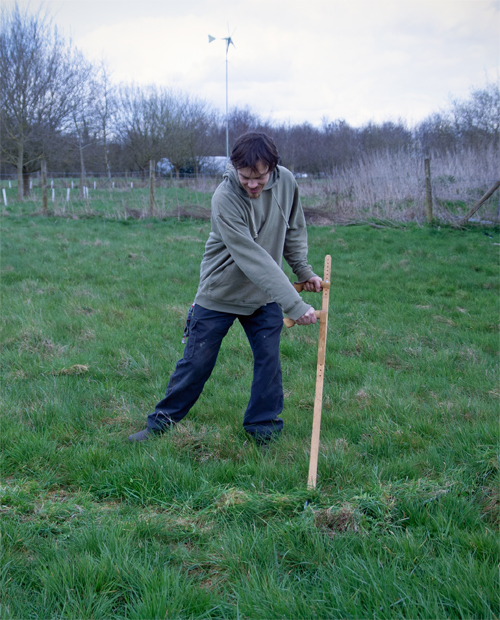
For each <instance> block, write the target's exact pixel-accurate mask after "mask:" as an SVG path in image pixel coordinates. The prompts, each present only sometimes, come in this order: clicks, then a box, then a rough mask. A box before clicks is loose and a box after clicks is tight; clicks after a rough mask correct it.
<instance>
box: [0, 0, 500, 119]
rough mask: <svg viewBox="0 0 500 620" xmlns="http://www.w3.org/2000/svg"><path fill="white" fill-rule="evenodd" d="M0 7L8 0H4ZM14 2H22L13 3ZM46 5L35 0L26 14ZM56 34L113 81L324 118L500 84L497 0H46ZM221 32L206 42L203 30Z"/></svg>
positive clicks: (410, 111) (423, 104) (385, 113)
mask: <svg viewBox="0 0 500 620" xmlns="http://www.w3.org/2000/svg"><path fill="white" fill-rule="evenodd" d="M2 4H3V6H4V7H8V6H9V5H10V4H11V0H2ZM19 4H20V6H21V7H26V6H27V5H28V0H20V1H19ZM41 4H42V3H41V2H40V1H39V0H30V2H29V6H30V8H31V10H37V9H38V8H39V6H40V5H41ZM43 6H45V8H46V9H47V10H48V13H49V14H50V15H51V16H52V17H53V21H54V23H55V24H57V25H58V27H59V29H60V31H61V33H62V34H64V35H66V36H69V35H71V37H72V39H73V41H74V43H75V44H76V46H77V47H78V48H80V49H81V50H82V51H83V52H84V53H85V55H86V56H87V57H88V58H92V59H95V60H99V59H101V58H104V59H105V60H106V62H107V64H108V66H109V68H110V70H111V72H112V75H113V79H114V81H116V82H121V81H124V82H135V83H137V84H148V83H152V82H154V83H156V84H158V85H166V86H170V87H174V88H175V89H179V90H182V91H184V92H189V93H191V94H193V95H195V96H197V97H200V98H203V99H206V100H208V101H210V102H211V103H213V104H214V105H215V106H216V107H217V108H219V109H220V110H221V111H224V110H225V92H226V91H225V70H226V68H225V58H226V47H225V41H223V40H222V39H221V38H222V37H227V36H228V34H230V35H231V36H232V38H233V40H234V44H235V47H232V46H231V47H230V49H229V55H228V58H229V105H230V107H232V106H239V107H245V106H248V107H249V108H250V109H251V110H252V111H254V112H256V113H258V114H260V115H261V116H262V117H264V118H265V119H272V120H275V121H290V122H291V123H301V122H304V121H309V122H311V123H312V124H320V123H321V121H322V119H323V118H328V119H330V120H336V119H345V120H346V121H347V122H348V123H350V124H351V125H354V126H359V125H361V124H364V123H366V122H367V121H369V120H374V121H384V120H397V119H399V118H403V119H405V120H406V121H407V122H408V123H410V124H413V123H415V122H417V121H419V120H421V119H422V118H424V117H426V116H427V115H429V114H430V113H432V112H437V111H439V110H440V109H443V108H446V107H447V105H448V103H449V99H450V97H451V96H453V97H459V98H464V97H467V96H468V95H469V93H470V90H471V88H473V87H475V88H481V87H484V85H485V84H486V83H487V81H488V80H489V81H498V80H499V73H500V70H499V55H500V54H499V52H500V0H137V1H130V0H46V1H45V2H43ZM209 34H210V35H212V36H214V37H218V40H215V41H213V42H212V43H210V44H209V43H208V35H209Z"/></svg>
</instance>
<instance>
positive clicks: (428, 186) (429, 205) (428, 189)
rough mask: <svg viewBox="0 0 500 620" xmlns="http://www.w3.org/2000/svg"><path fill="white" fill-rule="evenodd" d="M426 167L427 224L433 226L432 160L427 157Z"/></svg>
mask: <svg viewBox="0 0 500 620" xmlns="http://www.w3.org/2000/svg"><path fill="white" fill-rule="evenodd" d="M424 167H425V199H426V206H427V223H428V224H432V185H431V160H430V159H429V158H428V157H426V159H425V161H424Z"/></svg>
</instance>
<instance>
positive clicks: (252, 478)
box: [0, 215, 500, 619]
mask: <svg viewBox="0 0 500 620" xmlns="http://www.w3.org/2000/svg"><path fill="white" fill-rule="evenodd" d="M208 233H209V223H208V222H204V221H186V220H182V219H181V220H177V219H176V218H170V219H168V220H164V221H157V220H147V219H145V220H141V221H131V220H118V219H104V218H88V219H79V220H71V219H68V218H56V217H51V218H43V217H30V216H26V215H25V216H23V217H19V216H14V215H9V216H7V217H3V218H2V220H1V243H2V259H1V271H2V315H1V328H2V336H1V339H2V357H1V363H2V382H3V383H2V409H1V417H0V448H1V455H0V475H1V480H0V513H1V519H0V528H1V541H0V542H1V564H0V617H1V618H2V619H18V618H23V619H24V618H50V619H53V618H94V619H108V618H162V619H163V618H167V619H171V618H179V619H180V618H182V619H185V618H186V619H187V618H221V619H225V618H228V619H229V618H231V619H232V618H234V619H243V618H258V619H267V618H276V619H277V618H283V619H285V618H290V619H298V618H304V619H309V618H318V619H323V618H353V619H354V618H356V619H359V618H370V619H373V618H380V619H381V618H425V619H431V618H460V619H465V618H469V619H482V618H488V619H490V618H491V619H495V618H498V617H499V615H500V604H499V597H498V593H499V587H498V586H499V583H498V562H499V559H500V558H499V548H498V525H499V521H500V514H499V502H500V498H499V487H498V484H499V480H498V401H499V396H500V392H499V384H498V350H499V334H498V331H499V325H498V324H499V296H498V293H499V271H498V249H499V248H498V243H499V241H500V239H499V234H498V229H481V230H479V229H469V230H461V231H457V230H452V229H448V228H445V227H442V228H441V229H439V228H419V227H416V226H406V227H400V228H397V229H394V228H383V229H382V228H373V227H370V226H359V227H336V228H331V227H323V228H319V227H318V228H310V230H309V241H310V255H309V258H310V261H311V263H312V264H313V267H314V268H315V270H316V271H317V272H319V273H321V271H322V268H323V260H324V256H325V254H327V253H329V254H331V255H332V261H333V267H332V272H333V277H332V281H333V285H332V291H331V295H330V323H329V335H328V348H327V360H326V361H327V368H326V377H325V391H324V406H323V420H322V429H321V450H320V457H319V469H318V487H317V489H316V490H314V491H308V490H307V488H306V481H307V470H308V458H309V447H310V433H311V423H312V409H313V400H314V386H315V373H316V353H317V334H318V329H317V325H316V326H310V327H302V328H299V327H295V328H293V329H291V330H287V331H286V332H284V333H283V338H282V363H283V375H284V388H285V394H286V400H285V410H284V413H283V419H284V421H285V430H284V433H283V436H282V438H281V440H280V441H279V442H278V443H276V444H275V445H274V446H273V447H272V448H271V449H270V450H269V451H268V452H266V453H261V452H260V451H259V449H258V448H256V447H255V446H254V445H253V443H252V442H251V441H249V440H248V439H247V437H246V435H245V433H244V431H243V429H242V426H241V422H242V415H243V411H244V409H245V406H246V402H247V399H248V395H249V386H250V382H251V366H252V357H251V352H250V348H249V346H248V343H247V342H246V340H245V336H244V333H243V330H242V329H241V328H240V327H239V325H235V327H234V328H233V329H232V331H231V332H230V333H229V335H228V336H227V338H226V339H225V341H224V343H223V347H222V350H221V353H220V357H219V362H218V365H217V367H216V370H215V371H214V374H213V375H212V378H211V379H210V381H209V383H208V384H207V386H206V389H205V391H204V393H203V395H202V397H201V399H200V400H199V401H198V403H197V404H196V406H195V407H194V409H193V411H192V412H191V414H190V416H188V418H186V421H185V423H183V424H179V425H178V426H177V427H176V428H175V429H173V431H171V432H170V433H168V434H167V435H165V436H163V437H161V438H160V439H157V440H154V441H151V442H149V443H148V444H147V445H135V446H133V445H130V444H129V443H128V442H127V441H126V439H127V436H128V435H129V434H130V433H131V432H135V431H136V430H139V429H141V428H143V427H144V423H145V416H146V415H147V413H149V412H151V411H152V409H153V408H154V405H155V403H156V402H157V401H158V400H159V399H160V398H161V397H162V396H163V393H164V390H165V388H166V384H167V381H168V377H169V374H170V373H171V371H172V370H173V367H174V365H175V362H176V361H177V359H178V358H179V357H180V356H181V355H182V346H183V345H182V344H181V338H182V332H183V327H184V321H185V316H186V313H187V310H188V308H189V305H190V304H191V302H192V300H193V297H194V294H195V291H196V287H197V283H198V274H199V263H200V260H201V257H202V254H203V249H204V242H205V240H206V238H207V236H208ZM304 297H305V298H306V299H308V300H310V302H311V303H313V304H315V305H316V307H319V306H320V304H321V299H320V296H314V295H313V294H305V295H304Z"/></svg>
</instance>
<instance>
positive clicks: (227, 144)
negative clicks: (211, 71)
mask: <svg viewBox="0 0 500 620" xmlns="http://www.w3.org/2000/svg"><path fill="white" fill-rule="evenodd" d="M228 50H229V41H228V42H227V45H226V160H227V161H229V98H228V90H229V89H228V67H227V52H228Z"/></svg>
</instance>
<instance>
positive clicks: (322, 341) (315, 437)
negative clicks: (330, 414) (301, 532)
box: [307, 255, 332, 489]
mask: <svg viewBox="0 0 500 620" xmlns="http://www.w3.org/2000/svg"><path fill="white" fill-rule="evenodd" d="M331 269H332V257H331V256H330V255H328V256H325V272H324V275H323V281H324V282H325V283H328V284H330V277H331ZM329 300H330V287H329V286H328V287H323V304H322V307H321V314H320V318H319V341H318V365H317V368H316V393H315V396H314V414H313V428H312V437H311V456H310V459H309V477H308V480H307V486H308V488H310V489H314V488H315V487H316V478H317V473H318V454H319V434H320V429H321V410H322V407H323V381H324V375H325V357H326V335H327V330H328V304H329Z"/></svg>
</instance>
